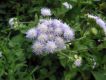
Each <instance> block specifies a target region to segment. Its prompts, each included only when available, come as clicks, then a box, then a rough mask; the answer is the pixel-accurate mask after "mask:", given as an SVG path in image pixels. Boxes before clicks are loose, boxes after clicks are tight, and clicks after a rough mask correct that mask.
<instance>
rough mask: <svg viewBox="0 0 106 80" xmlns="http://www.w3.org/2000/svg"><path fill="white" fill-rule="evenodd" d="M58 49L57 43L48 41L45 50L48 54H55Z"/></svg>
mask: <svg viewBox="0 0 106 80" xmlns="http://www.w3.org/2000/svg"><path fill="white" fill-rule="evenodd" d="M56 48H57V46H56V44H55V42H53V41H48V42H47V44H46V48H45V49H46V51H47V52H48V53H53V52H55V51H56Z"/></svg>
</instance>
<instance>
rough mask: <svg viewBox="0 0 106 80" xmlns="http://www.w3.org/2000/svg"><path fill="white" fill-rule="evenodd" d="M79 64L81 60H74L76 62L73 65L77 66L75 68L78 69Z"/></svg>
mask: <svg viewBox="0 0 106 80" xmlns="http://www.w3.org/2000/svg"><path fill="white" fill-rule="evenodd" d="M81 64H82V59H76V60H75V61H74V65H75V66H77V67H80V66H81Z"/></svg>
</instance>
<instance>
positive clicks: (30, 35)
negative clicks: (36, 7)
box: [26, 28, 37, 39]
mask: <svg viewBox="0 0 106 80" xmlns="http://www.w3.org/2000/svg"><path fill="white" fill-rule="evenodd" d="M26 37H27V38H29V39H35V38H36V37H37V30H36V29H35V28H32V29H29V30H28V31H27V32H26Z"/></svg>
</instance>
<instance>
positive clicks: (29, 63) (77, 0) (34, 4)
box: [0, 0, 106, 80]
mask: <svg viewBox="0 0 106 80" xmlns="http://www.w3.org/2000/svg"><path fill="white" fill-rule="evenodd" d="M65 1H66V0H0V52H2V57H0V80H105V78H106V37H105V34H104V32H103V30H102V29H101V28H100V27H99V26H98V25H97V24H96V23H95V21H94V20H91V19H88V18H87V16H86V14H87V13H91V14H94V15H97V16H100V17H101V18H102V19H104V20H106V15H105V12H106V2H105V0H100V1H96V0H67V2H69V3H70V4H72V6H73V8H72V9H69V10H68V9H66V8H65V7H64V6H63V5H62V3H63V2H65ZM42 7H48V8H50V9H51V11H52V16H51V17H52V18H57V19H61V20H62V21H64V22H66V23H67V24H69V25H70V26H71V27H72V28H73V29H74V30H75V39H74V40H73V41H72V42H71V43H70V42H69V43H67V44H66V45H67V49H66V50H63V51H60V52H56V53H55V54H46V55H35V54H34V53H33V52H32V49H31V45H32V42H31V41H30V40H27V39H26V38H25V32H26V31H27V30H28V29H30V28H31V27H34V26H36V25H37V23H38V21H39V19H40V18H43V17H42V16H41V13H40V9H41V8H42ZM11 17H16V18H18V25H17V27H16V28H14V29H11V28H10V26H9V24H8V20H9V19H10V18H11ZM75 55H79V56H81V57H82V60H83V62H82V65H81V66H80V67H76V66H75V65H73V62H74V60H75V58H74V56H75ZM93 59H95V61H96V67H95V68H92V66H93V64H94V60H93Z"/></svg>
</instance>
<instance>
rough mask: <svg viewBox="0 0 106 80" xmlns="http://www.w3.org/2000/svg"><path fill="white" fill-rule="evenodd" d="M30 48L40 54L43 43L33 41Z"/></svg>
mask: <svg viewBox="0 0 106 80" xmlns="http://www.w3.org/2000/svg"><path fill="white" fill-rule="evenodd" d="M32 49H33V52H34V53H36V54H38V55H39V54H42V52H43V50H44V44H42V43H41V42H38V41H37V42H34V43H33V45H32Z"/></svg>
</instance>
